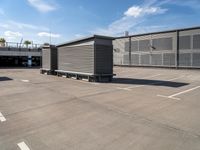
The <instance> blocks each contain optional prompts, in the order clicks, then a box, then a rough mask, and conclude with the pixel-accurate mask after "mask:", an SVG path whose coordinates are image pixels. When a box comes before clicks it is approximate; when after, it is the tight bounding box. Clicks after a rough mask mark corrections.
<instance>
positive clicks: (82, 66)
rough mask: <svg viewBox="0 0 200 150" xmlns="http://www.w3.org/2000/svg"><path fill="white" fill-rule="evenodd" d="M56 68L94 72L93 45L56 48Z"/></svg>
mask: <svg viewBox="0 0 200 150" xmlns="http://www.w3.org/2000/svg"><path fill="white" fill-rule="evenodd" d="M58 70H64V71H72V72H83V73H91V74H93V73H94V45H83V46H71V47H70V46H63V47H59V48H58Z"/></svg>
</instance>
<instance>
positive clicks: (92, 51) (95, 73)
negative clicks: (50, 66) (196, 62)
mask: <svg viewBox="0 0 200 150" xmlns="http://www.w3.org/2000/svg"><path fill="white" fill-rule="evenodd" d="M113 39H114V38H112V37H106V36H99V35H94V36H91V37H87V38H83V39H79V40H76V41H71V42H68V43H64V44H59V45H57V48H58V70H56V72H58V73H67V74H74V75H75V76H76V77H77V78H79V77H83V76H87V77H88V78H90V79H93V80H94V81H100V80H103V79H109V80H111V79H112V77H113V45H112V41H113Z"/></svg>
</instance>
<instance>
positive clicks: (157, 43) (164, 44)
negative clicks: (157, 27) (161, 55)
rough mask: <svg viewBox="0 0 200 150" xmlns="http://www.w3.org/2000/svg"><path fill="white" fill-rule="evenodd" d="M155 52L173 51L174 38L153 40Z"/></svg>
mask: <svg viewBox="0 0 200 150" xmlns="http://www.w3.org/2000/svg"><path fill="white" fill-rule="evenodd" d="M152 43H153V48H154V49H153V50H156V51H159V50H172V49H173V48H172V38H158V39H153V41H152Z"/></svg>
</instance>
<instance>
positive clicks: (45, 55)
mask: <svg viewBox="0 0 200 150" xmlns="http://www.w3.org/2000/svg"><path fill="white" fill-rule="evenodd" d="M50 53H51V52H50V48H45V49H44V48H43V49H42V68H44V69H49V70H51V55H50Z"/></svg>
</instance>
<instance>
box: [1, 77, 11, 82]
mask: <svg viewBox="0 0 200 150" xmlns="http://www.w3.org/2000/svg"><path fill="white" fill-rule="evenodd" d="M11 80H13V79H11V78H8V77H0V81H11Z"/></svg>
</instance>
